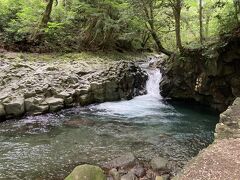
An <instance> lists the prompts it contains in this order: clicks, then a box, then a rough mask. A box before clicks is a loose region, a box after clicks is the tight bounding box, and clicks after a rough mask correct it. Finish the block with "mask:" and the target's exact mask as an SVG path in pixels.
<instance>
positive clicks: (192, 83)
mask: <svg viewBox="0 0 240 180" xmlns="http://www.w3.org/2000/svg"><path fill="white" fill-rule="evenodd" d="M239 70H240V37H239V36H234V37H230V38H225V39H223V40H222V41H221V42H219V43H216V44H213V45H211V46H208V47H206V49H197V50H192V51H188V52H186V53H184V54H182V55H176V56H174V57H171V58H169V59H168V60H167V61H165V62H164V63H162V64H161V71H162V75H163V79H162V81H161V83H160V89H161V94H162V96H163V97H170V98H173V99H185V100H186V99H187V100H195V101H197V102H200V103H202V104H206V105H210V106H211V107H213V108H214V109H216V110H218V111H220V112H223V111H224V110H226V109H227V107H228V106H229V105H230V104H231V103H232V102H233V101H234V99H235V98H236V97H238V96H240V71H239Z"/></svg>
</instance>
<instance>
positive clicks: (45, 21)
mask: <svg viewBox="0 0 240 180" xmlns="http://www.w3.org/2000/svg"><path fill="white" fill-rule="evenodd" d="M53 2H54V0H48V4H47V6H46V9H45V11H44V13H43V16H42V19H41V22H40V23H39V25H38V27H37V29H36V30H35V31H34V32H33V34H32V35H31V36H30V38H29V39H30V41H35V40H36V39H37V38H38V37H39V36H40V34H41V31H42V29H44V28H46V27H47V25H48V22H49V21H50V16H51V12H52V7H53ZM57 4H58V0H56V5H57Z"/></svg>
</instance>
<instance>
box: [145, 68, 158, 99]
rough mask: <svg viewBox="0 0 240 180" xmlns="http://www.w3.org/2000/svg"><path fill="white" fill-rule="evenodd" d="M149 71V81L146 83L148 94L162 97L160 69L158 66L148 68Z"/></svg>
mask: <svg viewBox="0 0 240 180" xmlns="http://www.w3.org/2000/svg"><path fill="white" fill-rule="evenodd" d="M146 71H147V73H148V81H147V84H146V89H147V95H150V96H153V97H156V98H160V97H161V96H160V90H159V83H160V80H161V73H160V70H159V69H157V68H154V69H152V68H151V69H146Z"/></svg>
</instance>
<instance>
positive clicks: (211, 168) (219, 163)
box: [176, 138, 240, 180]
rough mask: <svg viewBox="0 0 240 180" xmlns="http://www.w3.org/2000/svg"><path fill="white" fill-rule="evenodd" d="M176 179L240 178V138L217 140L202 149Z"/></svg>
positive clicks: (209, 179)
mask: <svg viewBox="0 0 240 180" xmlns="http://www.w3.org/2000/svg"><path fill="white" fill-rule="evenodd" d="M176 179H177V180H220V179H222V180H228V179H229V180H238V179H240V138H238V139H224V140H218V141H216V142H215V143H214V144H212V145H210V146H209V147H208V148H206V149H204V150H203V151H201V152H200V153H199V155H198V156H197V157H196V158H194V159H193V160H192V161H191V162H190V163H189V164H188V165H187V166H186V167H185V169H184V170H183V172H182V174H181V175H180V176H179V177H177V178H176Z"/></svg>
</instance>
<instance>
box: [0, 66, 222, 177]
mask: <svg viewBox="0 0 240 180" xmlns="http://www.w3.org/2000/svg"><path fill="white" fill-rule="evenodd" d="M142 68H144V69H146V71H147V73H148V76H149V79H148V81H147V84H146V88H147V94H146V95H143V96H138V97H135V98H134V99H132V100H129V101H120V102H106V103H102V104H95V105H91V106H88V107H77V108H71V109H66V110H62V111H60V112H58V113H54V114H47V115H40V116H34V117H25V118H23V119H21V120H9V121H6V122H3V123H1V124H0V147H1V148H0V179H63V178H64V177H65V176H66V175H67V174H68V173H69V172H71V170H72V168H73V167H74V166H76V165H78V164H83V163H90V164H98V165H99V164H101V163H103V162H105V161H108V160H110V159H112V158H115V157H118V156H119V155H120V154H124V153H126V152H133V153H134V154H135V155H136V156H137V157H138V158H139V159H140V160H143V161H149V160H151V158H153V157H154V156H156V155H159V156H164V157H166V158H168V159H169V161H170V162H171V164H172V166H173V167H174V169H175V171H178V170H179V169H181V168H182V166H183V165H184V164H185V163H186V162H187V161H188V160H189V159H190V158H191V157H193V156H195V155H196V154H197V153H198V152H199V151H200V150H201V149H203V148H204V147H206V146H208V145H209V144H210V143H211V142H212V141H213V131H214V128H215V125H216V123H217V121H218V116H217V115H216V114H214V113H213V112H211V111H209V110H207V108H205V107H202V106H198V105H192V104H191V105H188V104H183V103H168V102H166V101H165V100H164V99H163V98H162V97H161V96H160V93H159V82H160V79H161V74H160V71H159V70H158V69H154V68H148V67H147V65H146V64H144V65H142Z"/></svg>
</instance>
